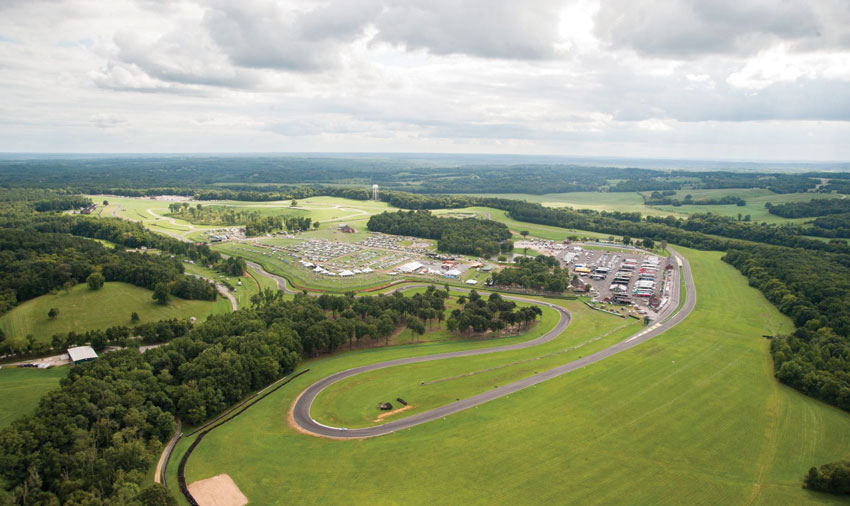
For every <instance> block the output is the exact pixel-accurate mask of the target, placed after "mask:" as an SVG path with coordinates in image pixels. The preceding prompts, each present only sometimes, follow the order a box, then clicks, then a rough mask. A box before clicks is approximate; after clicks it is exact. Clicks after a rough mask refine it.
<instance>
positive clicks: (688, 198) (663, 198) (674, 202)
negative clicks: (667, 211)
mask: <svg viewBox="0 0 850 506" xmlns="http://www.w3.org/2000/svg"><path fill="white" fill-rule="evenodd" d="M668 193H672V194H673V195H675V193H676V192H668V191H665V192H663V193H662V192H657V191H655V192H652V194H651V195H650V196H649V198H645V199H644V204H646V205H648V206H662V205H664V206H675V207H680V206H683V205H685V206H731V205H735V206H741V207H743V206H745V205H747V201H746V200H744V199H742V198H741V197H735V196H732V195H726V196H724V197H720V198H719V199H699V200H694V197H693V195H691V194H690V193H689V194H687V195H685V198H684V199H682V200H679V199H675V198H673V197H672V196H670V195H668Z"/></svg>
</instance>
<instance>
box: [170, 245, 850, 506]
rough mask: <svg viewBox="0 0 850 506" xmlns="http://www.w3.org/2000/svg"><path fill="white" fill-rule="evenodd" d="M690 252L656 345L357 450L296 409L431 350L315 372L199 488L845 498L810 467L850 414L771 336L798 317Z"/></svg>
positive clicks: (599, 498)
mask: <svg viewBox="0 0 850 506" xmlns="http://www.w3.org/2000/svg"><path fill="white" fill-rule="evenodd" d="M680 251H681V252H682V253H683V254H685V255H686V256H687V257H688V258H689V259H690V261H691V265H692V266H693V269H694V275H695V278H696V282H697V287H698V288H697V307H696V310H695V311H694V312H693V313H692V314H691V315H690V317H689V318H688V319H687V320H685V321H684V322H683V323H681V324H680V325H678V326H677V327H675V328H674V329H672V330H671V331H669V332H667V333H665V334H663V335H661V336H659V337H656V338H655V339H653V340H651V341H649V342H647V343H643V344H641V345H640V346H637V347H635V348H633V349H631V350H628V351H626V352H623V353H620V354H618V355H615V356H613V357H610V358H608V359H606V360H604V361H602V362H599V363H596V364H593V365H591V366H588V367H585V368H583V369H581V370H578V371H574V372H572V373H570V374H567V375H564V376H561V377H559V378H556V379H553V380H551V381H548V382H546V383H544V384H541V385H538V386H536V387H533V388H530V389H527V390H524V391H521V392H518V393H515V394H512V395H510V396H508V397H506V398H502V399H498V400H495V401H493V402H490V403H487V404H484V405H482V406H479V407H478V408H473V409H470V410H468V411H465V412H462V413H458V414H455V415H452V416H449V417H446V418H445V419H443V420H438V421H435V422H431V423H427V424H424V425H420V426H417V427H413V428H411V429H408V430H405V431H402V432H401V433H395V434H391V435H388V436H383V437H378V438H374V439H366V440H356V441H335V440H329V439H322V438H315V437H311V436H305V435H302V434H299V433H297V432H295V431H294V430H293V429H291V428H290V427H289V426H288V424H287V413H288V411H289V408H290V406H291V404H292V401H293V400H294V399H295V397H296V396H297V395H298V393H299V392H300V391H301V390H302V389H303V388H304V387H306V386H307V385H309V384H310V383H312V382H314V381H316V380H318V379H319V378H321V377H324V376H326V375H327V374H330V373H332V372H335V371H339V370H343V369H346V368H349V367H353V366H356V365H360V364H363V363H369V362H374V361H379V360H389V359H393V358H398V357H399V356H403V355H405V354H408V355H409V354H413V353H417V352H422V348H420V349H417V348H415V347H413V348H407V349H406V350H405V349H399V348H394V349H393V348H388V349H383V350H375V351H374V352H372V353H360V354H356V353H352V354H347V355H341V356H338V357H333V358H331V359H326V360H322V361H319V362H314V363H310V364H307V365H306V366H308V367H310V368H311V370H310V372H308V373H307V374H305V375H304V376H302V377H299V378H297V379H296V380H294V381H293V382H292V383H291V384H289V385H287V386H285V387H284V388H282V389H280V390H278V391H277V392H275V393H274V394H272V395H271V396H269V397H268V398H267V399H265V400H263V401H262V402H260V403H258V404H257V405H256V406H254V407H252V408H251V409H250V410H249V411H248V412H246V413H245V414H243V415H241V416H239V417H237V418H236V419H234V420H233V421H232V422H229V423H228V424H225V425H224V426H222V427H221V428H218V429H216V430H215V431H214V432H212V433H211V434H210V435H209V436H208V437H207V438H205V439H204V441H203V443H202V444H201V445H200V446H199V447H198V448H197V450H196V451H195V453H194V454H193V456H192V458H191V459H190V460H189V463H188V465H187V477H188V480H189V481H190V482H192V481H195V480H198V479H203V478H209V477H211V476H215V475H217V474H219V473H222V472H224V473H228V474H229V475H230V476H231V477H232V478H233V479H234V480H235V482H236V483H237V484H238V485H239V487H240V488H241V490H242V491H243V492H244V493H245V494H246V495H247V496H248V498H249V500H250V501H251V502H252V503H254V504H290V503H298V504H370V505H371V504H375V503H381V504H405V505H407V504H427V505H431V504H488V505H489V504H505V505H512V506H513V505H518V504H528V505H536V504H671V505H672V504H675V505H680V504H770V505H773V504H795V505H797V504H827V503H830V504H838V503H843V501H844V500H843V499H841V498H837V497H834V496H829V495H824V494H815V493H811V492H808V491H806V490H804V489H802V488H801V487H800V482H801V479H802V476H803V474H804V473H805V472H806V471H807V469H808V468H809V467H811V466H813V465H820V464H822V463H825V462H830V461H834V460H837V459H840V458H846V457H848V456H850V423H848V422H850V415H848V414H847V413H844V412H842V411H840V410H838V409H835V408H832V407H829V406H827V405H825V404H823V403H820V402H818V401H815V400H813V399H810V398H807V397H805V396H803V395H801V394H799V393H797V392H796V391H794V390H792V389H790V388H786V387H784V386H782V385H780V384H779V383H777V382H776V380H775V379H774V378H773V376H772V367H771V361H770V355H769V353H768V341H767V340H765V339H763V338H762V337H761V335H762V334H765V333H769V332H775V330H776V328H777V327H778V326H779V325H780V324H782V325H783V328H785V329H790V322H789V321H788V320H787V319H786V318H785V317H783V316H782V315H780V314H779V313H778V312H777V310H776V309H775V308H774V307H773V306H772V305H771V304H770V303H768V302H767V301H766V300H765V299H764V297H763V296H761V294H759V293H758V292H757V291H756V290H755V289H753V288H750V287H749V286H748V285H747V283H746V280H745V279H744V277H743V276H741V275H740V274H739V273H738V272H737V271H736V270H735V269H733V268H732V267H730V266H728V265H726V264H723V263H722V262H721V261H720V260H719V258H720V256H721V254H720V253H714V252H697V251H692V250H687V249H684V248H682V249H680ZM599 316H603V315H601V314H600V315H599ZM453 346H456V345H433V346H430V348H429V352H440V351H448V350H449V349H452V347H453ZM423 348H424V347H423ZM187 444H188V441H187ZM187 444H186V445H187ZM186 445H184V446H183V447H185V446H186ZM181 453H182V452H181ZM179 455H180V453H178V454H177V455H176V457H177V458H179ZM175 462H176V461H175Z"/></svg>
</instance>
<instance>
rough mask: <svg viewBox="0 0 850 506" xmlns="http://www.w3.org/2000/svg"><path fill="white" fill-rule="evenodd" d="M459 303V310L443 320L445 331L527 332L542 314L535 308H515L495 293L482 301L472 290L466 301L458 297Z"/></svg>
mask: <svg viewBox="0 0 850 506" xmlns="http://www.w3.org/2000/svg"><path fill="white" fill-rule="evenodd" d="M458 303H459V304H461V306H462V308H460V309H454V310H452V312H451V315H450V316H449V318H448V320H446V328H447V329H448V330H450V331H452V332H454V331H457V332H461V333H464V334H471V333H473V332H477V333H483V332H486V331H488V330H489V331H493V332H499V331H501V330H504V329H506V328H513V329H515V330H517V331H518V330H520V328H528V326H529V325H530V324H531V323H532V322H534V321H535V320H536V319H537V317H538V316H540V315H542V314H543V311H542V310H541V309H540V308H539V307H538V306H528V307H522V308H517V305H516V303H515V302H513V301H510V300H507V299H505V298H503V297H502V296H501V295H499V294H498V293H491V294H490V296H489V297H488V298H487V299H486V300H485V299H484V298H483V297H481V295H480V294H479V293H478V292H477V291H476V290H472V291H471V292H470V293H469V297H465V296H461V297H460V299H459V300H458Z"/></svg>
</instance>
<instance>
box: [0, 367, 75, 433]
mask: <svg viewBox="0 0 850 506" xmlns="http://www.w3.org/2000/svg"><path fill="white" fill-rule="evenodd" d="M67 375H68V367H51V368H50V369H18V368H15V367H9V366H6V367H4V368H3V369H0V399H3V409H2V410H0V429H2V428H3V427H6V426H7V425H9V424H10V423H12V421H13V420H15V419H16V418H20V417H22V416H24V415H27V414H29V413H32V412H33V411H34V410H35V408H36V406H37V405H38V401H39V399H41V397H42V396H43V395H44V394H46V393H47V392H49V391H50V390H53V389H54V388H58V387H59V380H60V379H62V378H64V377H65V376H67Z"/></svg>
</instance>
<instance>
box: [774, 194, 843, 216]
mask: <svg viewBox="0 0 850 506" xmlns="http://www.w3.org/2000/svg"><path fill="white" fill-rule="evenodd" d="M764 207H766V208H767V211H768V212H769V213H770V214H775V215H776V216H782V217H783V218H814V217H817V216H827V215H830V214H846V213H850V200H848V199H830V198H824V199H812V200H810V201H808V202H787V203H785V204H776V205H773V204H771V203H770V202H767V203H765V205H764Z"/></svg>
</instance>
